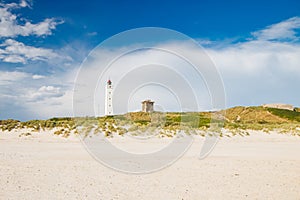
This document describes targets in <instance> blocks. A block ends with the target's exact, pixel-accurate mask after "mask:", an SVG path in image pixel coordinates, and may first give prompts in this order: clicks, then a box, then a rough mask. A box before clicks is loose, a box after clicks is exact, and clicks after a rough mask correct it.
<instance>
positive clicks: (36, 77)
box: [32, 74, 46, 80]
mask: <svg viewBox="0 0 300 200" xmlns="http://www.w3.org/2000/svg"><path fill="white" fill-rule="evenodd" d="M43 78H46V77H45V76H43V75H39V74H34V75H32V79H35V80H37V79H43Z"/></svg>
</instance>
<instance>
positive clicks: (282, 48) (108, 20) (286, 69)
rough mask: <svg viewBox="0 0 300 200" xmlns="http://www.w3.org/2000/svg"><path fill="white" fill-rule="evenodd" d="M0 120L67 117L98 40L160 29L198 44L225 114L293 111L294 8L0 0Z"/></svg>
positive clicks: (291, 4)
mask: <svg viewBox="0 0 300 200" xmlns="http://www.w3.org/2000/svg"><path fill="white" fill-rule="evenodd" d="M0 18H1V22H0V91H1V92H0V97H1V98H0V119H5V118H16V119H20V120H27V119H33V118H49V117H54V116H70V115H72V89H73V85H74V80H75V78H76V73H77V72H78V69H79V66H80V64H81V62H82V61H83V60H84V58H85V57H86V56H87V55H88V53H89V52H90V51H91V50H92V49H93V48H94V47H96V46H97V45H98V44H99V43H101V42H102V41H103V40H105V39H107V38H109V37H111V36H113V35H115V34H117V33H119V32H122V31H125V30H129V29H132V28H139V27H148V26H150V27H163V28H169V29H173V30H176V31H179V32H182V33H184V34H186V35H188V36H189V37H192V38H194V39H195V40H197V41H199V43H200V44H202V45H204V47H205V48H206V50H207V53H208V54H209V56H211V58H212V59H213V60H214V62H215V63H216V65H217V68H218V69H219V70H220V73H221V76H222V78H223V80H224V86H225V90H226V95H227V105H228V107H231V106H235V105H260V104H262V103H269V102H283V103H289V104H294V105H295V106H299V107H300V95H298V94H297V92H295V91H297V90H298V88H297V85H299V84H300V81H299V79H300V60H299V58H298V57H300V56H298V55H300V47H299V41H300V40H299V37H300V34H299V33H300V29H299V28H300V2H299V1H296V0H295V1H289V0H285V1H247V2H246V1H208V0H207V1H181V2H179V1H178V2H176V1H163V2H161V1H144V2H142V1H126V2H125V1H97V0H94V1H57V0H53V1H48V0H47V1H46V0H35V1H25V0H21V1H1V4H0Z"/></svg>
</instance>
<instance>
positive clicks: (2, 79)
mask: <svg viewBox="0 0 300 200" xmlns="http://www.w3.org/2000/svg"><path fill="white" fill-rule="evenodd" d="M27 77H29V74H28V73H25V72H18V71H0V85H8V84H13V83H15V82H16V81H20V80H22V79H24V78H27Z"/></svg>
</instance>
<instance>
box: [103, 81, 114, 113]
mask: <svg viewBox="0 0 300 200" xmlns="http://www.w3.org/2000/svg"><path fill="white" fill-rule="evenodd" d="M112 92H113V87H112V82H111V80H108V81H107V83H106V88H105V115H106V116H110V115H113V105H112Z"/></svg>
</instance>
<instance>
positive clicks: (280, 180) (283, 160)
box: [0, 131, 300, 200]
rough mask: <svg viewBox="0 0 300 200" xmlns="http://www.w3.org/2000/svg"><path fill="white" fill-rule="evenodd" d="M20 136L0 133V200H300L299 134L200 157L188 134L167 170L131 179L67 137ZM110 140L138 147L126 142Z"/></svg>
mask: <svg viewBox="0 0 300 200" xmlns="http://www.w3.org/2000/svg"><path fill="white" fill-rule="evenodd" d="M19 135H20V132H18V131H15V132H1V133H0V176H1V178H0V199H105V200H106V199H300V189H299V185H300V153H299V152H300V137H299V136H289V135H281V134H276V133H272V134H266V133H261V132H252V133H251V135H250V136H246V137H241V136H235V137H231V138H229V137H224V138H221V139H220V140H219V142H218V144H217V146H216V148H215V149H214V150H213V152H212V153H211V154H210V155H209V156H208V157H207V158H205V159H203V160H199V159H198V156H199V152H200V148H201V143H202V142H203V140H204V138H203V137H195V138H194V142H193V144H192V146H191V148H190V149H189V150H188V151H187V152H186V153H185V154H184V156H183V157H181V158H180V159H179V160H178V161H177V162H175V163H174V164H173V165H171V166H169V167H167V168H165V169H162V170H160V171H157V172H154V173H150V174H144V175H132V174H125V173H120V172H117V171H115V170H112V169H110V168H107V167H105V166H103V165H102V164H100V163H99V162H97V161H96V160H95V159H93V157H92V156H91V155H90V154H89V153H88V152H87V151H86V150H85V148H84V146H83V145H82V143H81V142H80V140H79V139H78V138H76V137H74V136H71V137H70V138H62V137H60V136H54V135H53V134H50V133H34V134H33V135H31V136H21V137H19ZM110 140H111V141H112V142H113V143H115V144H119V145H120V146H123V147H126V146H127V147H128V148H131V149H134V148H141V145H137V144H136V142H134V141H133V140H132V139H129V138H126V137H124V138H112V139H110ZM167 140H170V139H150V140H149V141H150V144H149V145H151V143H152V144H154V143H155V144H156V145H159V144H158V143H165V142H166V141H167ZM144 143H146V144H147V141H146V142H145V141H144ZM145 146H147V145H145Z"/></svg>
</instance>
